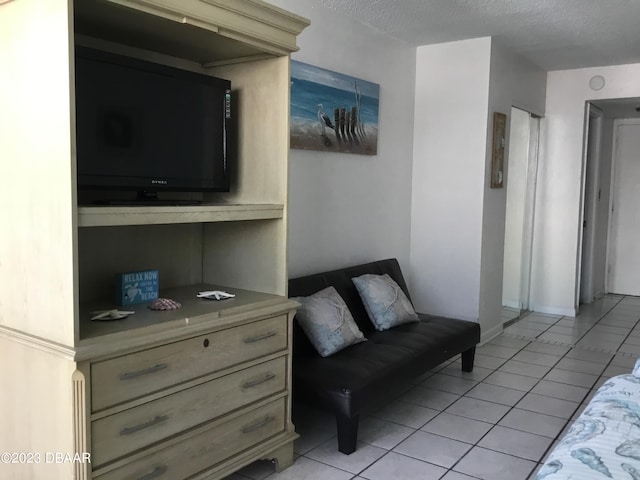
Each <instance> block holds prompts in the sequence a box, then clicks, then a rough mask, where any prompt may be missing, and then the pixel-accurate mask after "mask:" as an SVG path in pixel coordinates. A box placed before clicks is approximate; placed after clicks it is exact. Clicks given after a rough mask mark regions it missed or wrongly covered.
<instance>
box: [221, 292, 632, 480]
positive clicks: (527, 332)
mask: <svg viewBox="0 0 640 480" xmlns="http://www.w3.org/2000/svg"><path fill="white" fill-rule="evenodd" d="M639 319H640V298H639V297H622V296H615V295H608V296H606V297H605V298H603V299H601V300H598V301H597V302H594V303H593V304H591V305H583V306H582V307H581V312H580V315H578V316H577V317H575V318H573V317H560V316H552V315H542V314H538V313H529V314H525V315H524V316H523V317H522V318H520V319H519V320H518V321H517V322H515V323H514V324H512V325H511V326H509V327H507V328H506V329H505V331H504V333H503V334H502V335H500V336H499V337H497V338H495V339H493V340H492V341H491V342H489V343H487V344H485V345H483V346H482V347H480V348H478V350H477V353H476V362H475V367H474V371H473V372H471V373H465V372H462V371H461V369H460V360H459V359H458V358H457V359H453V360H451V361H449V362H446V363H444V364H442V365H440V366H438V367H437V368H435V369H433V370H432V371H430V372H429V373H427V374H426V375H423V376H422V377H421V378H419V379H417V380H416V381H415V382H414V383H413V384H411V385H407V389H406V391H405V392H400V393H401V394H400V395H399V396H398V398H397V399H396V400H395V401H394V402H393V403H392V404H390V405H388V406H386V407H385V408H383V409H381V410H379V411H376V412H373V414H372V415H371V416H368V417H366V418H364V419H362V420H361V425H360V430H359V444H358V449H357V450H356V451H355V452H354V453H353V454H351V455H343V454H341V453H339V452H338V450H337V440H336V436H335V423H334V419H333V417H332V416H331V415H328V414H326V413H323V412H318V411H315V410H312V409H309V408H304V409H301V410H298V415H297V417H296V418H294V421H295V422H296V430H297V431H298V433H300V439H299V440H298V441H297V442H296V444H295V453H296V461H295V463H294V464H293V466H292V467H290V468H288V469H286V470H285V471H283V472H281V473H275V472H274V467H273V465H272V464H271V463H269V462H256V463H253V464H251V465H249V466H247V467H245V468H244V469H242V470H240V471H239V472H238V473H236V474H234V475H232V476H230V477H228V478H227V480H264V479H268V480H342V479H344V480H358V479H360V480H362V479H368V480H474V479H485V480H527V479H531V478H533V476H534V473H535V471H536V469H537V468H539V466H540V462H541V461H542V460H543V459H544V457H545V455H546V454H547V453H548V451H549V449H550V448H551V447H552V446H553V445H554V444H555V442H557V440H558V438H559V437H560V436H562V435H563V433H564V431H566V429H567V428H568V427H569V426H570V425H571V423H572V422H573V421H574V420H575V419H576V418H577V416H578V415H579V413H580V412H581V411H582V409H583V408H584V407H585V402H586V401H588V400H589V399H590V398H591V396H592V395H593V393H594V392H595V390H596V389H597V388H598V387H599V386H600V385H602V383H604V381H605V380H606V379H607V378H609V377H611V376H614V375H618V374H621V373H628V372H629V371H631V368H632V367H633V365H634V363H635V360H636V358H637V357H638V356H640V324H639Z"/></svg>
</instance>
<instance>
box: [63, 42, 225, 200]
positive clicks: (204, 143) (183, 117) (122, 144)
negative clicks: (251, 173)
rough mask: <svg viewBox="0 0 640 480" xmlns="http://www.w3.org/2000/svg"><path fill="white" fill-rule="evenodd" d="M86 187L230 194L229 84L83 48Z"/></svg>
mask: <svg viewBox="0 0 640 480" xmlns="http://www.w3.org/2000/svg"><path fill="white" fill-rule="evenodd" d="M75 71H76V83H75V88H76V148H77V157H78V162H77V163H78V167H77V168H78V187H79V188H108V189H116V190H139V191H162V190H173V191H192V192H203V191H228V190H229V164H228V162H229V158H228V154H227V153H228V152H227V146H228V145H227V144H228V142H227V139H228V136H229V132H228V129H229V120H230V98H231V94H230V88H231V84H230V82H229V81H227V80H222V79H219V78H215V77H211V76H208V75H204V74H199V73H194V72H190V71H186V70H181V69H177V68H173V67H168V66H165V65H160V64H155V63H150V62H146V61H142V60H138V59H134V58H130V57H124V56H121V55H115V54H111V53H107V52H102V51H98V50H93V49H88V48H82V47H76V59H75Z"/></svg>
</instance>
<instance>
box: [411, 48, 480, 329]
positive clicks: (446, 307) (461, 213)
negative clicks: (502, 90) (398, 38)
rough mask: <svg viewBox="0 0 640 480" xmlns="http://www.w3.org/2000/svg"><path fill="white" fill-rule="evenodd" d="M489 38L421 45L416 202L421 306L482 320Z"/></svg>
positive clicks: (416, 286) (414, 258)
mask: <svg viewBox="0 0 640 480" xmlns="http://www.w3.org/2000/svg"><path fill="white" fill-rule="evenodd" d="M490 55H491V39H490V38H480V39H474V40H466V41H462V42H452V43H444V44H438V45H428V46H422V47H418V50H417V55H416V99H415V124H414V149H413V189H412V205H411V220H412V223H411V227H412V229H411V269H410V272H411V273H410V279H411V284H412V287H413V290H414V292H413V293H414V295H413V297H414V298H413V300H414V302H415V304H416V309H417V310H419V311H422V312H425V313H431V314H434V315H443V316H449V317H457V318H462V319H467V320H474V321H477V320H478V317H479V310H478V308H479V300H480V263H481V262H480V253H481V235H482V202H483V198H482V197H483V186H484V185H483V184H484V175H485V173H484V170H485V155H486V141H487V135H486V133H487V131H486V127H487V115H488V110H487V107H488V95H489V69H490Z"/></svg>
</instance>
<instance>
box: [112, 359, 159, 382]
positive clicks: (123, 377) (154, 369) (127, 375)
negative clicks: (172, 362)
mask: <svg viewBox="0 0 640 480" xmlns="http://www.w3.org/2000/svg"><path fill="white" fill-rule="evenodd" d="M168 366H169V365H168V364H166V363H159V364H157V365H154V366H153V367H149V368H145V369H144V370H137V371H135V372H126V373H121V374H120V380H131V379H132V378H138V377H141V376H143V375H149V374H150V373H156V372H159V371H160V370H164V369H165V368H167V367H168Z"/></svg>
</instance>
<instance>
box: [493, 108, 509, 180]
mask: <svg viewBox="0 0 640 480" xmlns="http://www.w3.org/2000/svg"><path fill="white" fill-rule="evenodd" d="M506 131H507V116H506V115H505V114H504V113H498V112H495V113H494V114H493V150H492V152H491V188H502V187H503V179H504V145H505V135H506Z"/></svg>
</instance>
